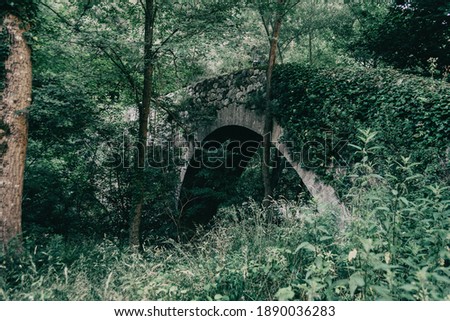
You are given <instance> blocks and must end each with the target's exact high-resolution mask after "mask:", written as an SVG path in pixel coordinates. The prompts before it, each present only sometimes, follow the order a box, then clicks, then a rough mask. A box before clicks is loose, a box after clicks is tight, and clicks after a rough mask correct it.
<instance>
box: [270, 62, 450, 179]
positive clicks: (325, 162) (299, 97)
mask: <svg viewBox="0 0 450 321" xmlns="http://www.w3.org/2000/svg"><path fill="white" fill-rule="evenodd" d="M273 86H274V89H273V95H274V99H275V101H274V107H273V113H274V115H275V117H276V118H277V119H278V120H279V121H280V124H281V125H282V127H283V128H284V129H285V130H286V134H285V137H284V140H285V141H291V142H292V143H293V145H294V146H293V150H294V151H295V152H302V153H303V154H301V155H300V156H301V157H302V159H300V160H302V161H303V165H304V166H306V167H309V168H311V169H313V170H315V171H316V172H317V173H319V174H321V175H322V177H324V178H326V179H327V178H328V179H330V181H332V180H334V179H335V176H334V174H333V171H330V169H331V168H338V167H346V166H347V165H348V164H350V163H352V158H353V153H352V149H351V148H350V146H348V145H347V144H345V142H349V141H355V140H356V137H355V135H356V133H357V130H356V129H357V128H367V127H370V128H372V129H373V130H374V131H377V132H378V133H379V140H380V142H381V143H382V146H383V150H382V152H381V153H380V156H379V157H381V158H383V159H388V158H390V157H394V158H398V157H399V155H408V154H410V155H411V159H413V160H414V161H416V162H420V163H421V165H420V166H419V167H420V168H421V170H423V171H424V172H426V173H430V174H432V175H427V178H426V180H427V182H429V183H431V182H432V181H433V179H435V180H436V179H437V180H439V179H443V180H444V181H445V180H447V179H448V177H449V175H448V173H449V168H448V160H447V156H446V155H447V148H448V137H449V136H450V131H449V128H450V124H449V119H450V117H449V115H450V98H449V97H450V87H449V85H448V84H447V83H444V82H442V81H433V80H429V79H426V78H421V77H413V76H406V75H404V74H401V73H399V72H396V71H393V70H388V69H366V68H353V69H350V68H335V69H329V70H327V69H320V68H310V67H304V66H301V65H294V64H289V65H283V66H280V67H279V68H278V69H277V70H276V71H275V74H274V81H273ZM311 142H313V143H311Z"/></svg>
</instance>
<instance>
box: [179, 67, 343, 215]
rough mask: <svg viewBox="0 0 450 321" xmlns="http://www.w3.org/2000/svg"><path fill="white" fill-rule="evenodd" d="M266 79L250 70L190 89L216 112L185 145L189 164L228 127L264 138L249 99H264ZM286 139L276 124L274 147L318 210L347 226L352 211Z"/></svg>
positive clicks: (182, 174)
mask: <svg viewBox="0 0 450 321" xmlns="http://www.w3.org/2000/svg"><path fill="white" fill-rule="evenodd" d="M265 79H266V77H265V72H264V71H263V70H258V69H247V70H242V71H239V72H236V73H233V74H229V75H222V76H219V77H216V78H213V79H206V80H204V81H201V82H199V83H197V84H194V85H192V86H190V87H188V88H186V91H185V98H186V97H189V98H190V99H191V100H192V102H193V103H194V104H196V105H198V106H202V108H205V110H206V109H209V110H210V109H214V110H215V112H216V115H215V117H214V118H213V119H212V120H210V121H208V122H207V123H204V124H202V125H201V126H194V127H193V129H192V135H190V136H189V139H188V140H187V141H185V142H184V146H189V147H188V149H187V151H186V153H185V155H184V159H185V162H186V164H189V162H190V160H191V158H192V156H193V153H194V152H195V148H196V145H197V146H198V145H199V144H200V143H201V142H203V141H204V140H205V138H207V137H208V136H209V135H210V134H211V133H213V132H214V131H216V130H218V129H220V128H222V127H224V126H240V127H243V128H246V129H249V130H251V131H253V132H255V133H257V134H258V135H261V136H263V135H264V134H265V133H264V115H263V113H262V112H261V111H260V110H258V108H256V106H255V105H254V104H252V103H251V102H249V100H248V98H249V97H250V96H254V94H260V95H261V96H260V97H263V96H264V83H265ZM194 128H195V129H194ZM282 136H283V128H282V127H281V126H280V125H279V124H278V123H277V122H274V124H273V128H272V137H271V140H272V144H273V145H274V146H275V147H276V148H277V149H278V150H279V152H280V153H281V154H282V155H283V156H284V157H285V158H286V160H287V161H288V162H289V163H290V164H291V166H292V167H293V168H294V169H295V171H296V172H297V174H298V176H299V177H300V179H301V180H302V182H303V184H304V185H305V186H306V188H307V189H308V191H309V193H310V194H311V196H312V197H313V199H315V200H316V201H317V204H318V210H319V211H324V210H326V209H329V208H332V209H334V210H336V211H337V212H339V217H340V221H341V223H343V222H344V220H345V217H346V215H347V213H348V211H347V209H346V207H345V206H344V205H343V204H342V203H341V202H340V200H339V198H338V197H337V195H336V192H335V190H334V189H333V187H331V186H330V185H328V184H325V183H324V182H322V181H321V180H320V178H319V177H318V176H317V175H316V174H315V173H314V172H313V171H312V170H309V169H307V168H304V167H302V166H301V165H302V164H300V163H298V162H296V161H295V160H294V158H293V154H292V152H291V151H290V149H289V148H288V146H286V144H284V143H283V142H282V140H281V138H282ZM187 166H188V165H186V166H184V167H183V168H182V169H181V172H180V182H181V184H180V186H179V190H178V191H177V194H178V196H179V192H180V188H181V185H182V184H183V181H184V178H185V175H186V171H187V168H188V167H187Z"/></svg>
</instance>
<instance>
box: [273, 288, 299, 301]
mask: <svg viewBox="0 0 450 321" xmlns="http://www.w3.org/2000/svg"><path fill="white" fill-rule="evenodd" d="M294 296H295V292H294V291H292V287H290V286H288V287H287V288H281V289H279V290H278V291H277V293H275V298H276V299H277V300H278V301H289V300H292V299H293V298H294Z"/></svg>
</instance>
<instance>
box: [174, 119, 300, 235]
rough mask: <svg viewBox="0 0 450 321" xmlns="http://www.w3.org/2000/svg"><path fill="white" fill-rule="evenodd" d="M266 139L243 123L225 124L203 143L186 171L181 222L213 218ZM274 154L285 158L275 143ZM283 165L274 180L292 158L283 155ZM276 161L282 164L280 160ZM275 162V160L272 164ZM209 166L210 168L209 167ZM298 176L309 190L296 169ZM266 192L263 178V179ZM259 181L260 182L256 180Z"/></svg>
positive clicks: (192, 223) (189, 223) (187, 223)
mask: <svg viewBox="0 0 450 321" xmlns="http://www.w3.org/2000/svg"><path fill="white" fill-rule="evenodd" d="M261 143H262V136H261V135H260V134H258V133H256V132H255V131H253V130H251V129H248V128H246V127H242V126H234V125H231V126H223V127H220V128H218V129H216V130H214V131H213V132H211V133H210V134H209V135H207V136H206V137H205V138H204V139H203V141H202V142H200V143H199V146H197V148H196V150H195V152H194V153H193V156H192V158H191V160H190V162H189V166H188V168H187V170H186V173H185V175H184V179H183V182H182V186H181V191H180V198H179V212H180V225H181V226H183V227H184V228H186V229H192V228H194V227H195V225H197V224H198V225H205V224H208V222H210V221H211V219H212V218H213V217H214V215H215V214H216V212H217V209H218V206H219V205H220V204H223V203H224V202H226V199H224V198H225V197H227V195H229V194H230V193H231V191H230V190H231V189H232V188H233V187H234V186H235V184H236V183H237V182H238V180H239V178H240V177H241V175H242V173H243V172H244V171H245V169H246V168H247V165H248V164H249V163H250V162H251V161H253V162H255V160H253V158H254V157H256V155H259V154H257V152H258V149H259V147H260V146H261ZM273 150H274V151H276V153H275V154H274V157H277V158H279V159H280V160H281V159H282V155H281V153H280V152H279V151H278V150H277V149H276V147H275V146H274V148H273ZM283 161H284V162H283V165H284V166H283V167H274V172H275V171H276V170H280V172H279V173H277V175H273V177H274V178H275V179H276V181H274V184H276V183H277V182H278V180H279V179H280V177H281V174H282V173H281V170H283V169H287V168H288V167H289V166H286V164H287V165H289V163H288V161H287V160H285V159H284V158H283ZM276 164H281V162H280V163H276ZM272 165H273V164H272ZM205 169H209V170H205ZM292 171H293V172H294V173H295V174H294V175H295V176H296V179H298V181H297V182H298V186H300V187H299V191H302V192H303V191H306V193H308V192H307V188H306V186H304V184H303V183H302V180H301V178H300V177H299V176H298V174H297V172H295V170H294V169H292ZM259 182H260V188H261V192H263V185H262V179H260V180H259ZM255 185H258V182H256V183H255Z"/></svg>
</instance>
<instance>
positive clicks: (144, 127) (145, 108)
mask: <svg viewBox="0 0 450 321" xmlns="http://www.w3.org/2000/svg"><path fill="white" fill-rule="evenodd" d="M145 4H146V6H145V35H144V41H145V44H144V88H143V93H142V105H139V134H138V135H139V136H138V146H137V147H138V148H137V150H138V155H137V168H136V177H135V183H136V189H135V202H134V209H133V213H132V215H131V220H130V246H131V247H132V248H140V247H141V239H140V236H141V232H140V227H141V219H142V209H143V206H144V193H145V176H144V169H145V165H146V159H147V151H148V148H147V137H148V131H149V128H148V127H149V120H148V117H149V114H150V102H151V99H152V83H153V62H152V58H153V57H152V50H153V24H154V20H155V17H154V15H155V5H154V0H146V1H145Z"/></svg>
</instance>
